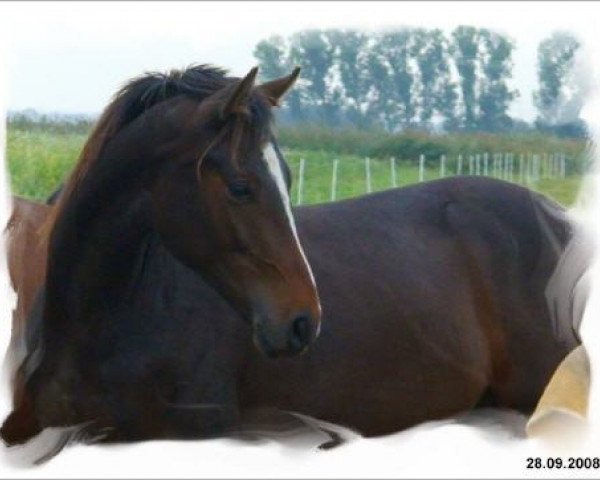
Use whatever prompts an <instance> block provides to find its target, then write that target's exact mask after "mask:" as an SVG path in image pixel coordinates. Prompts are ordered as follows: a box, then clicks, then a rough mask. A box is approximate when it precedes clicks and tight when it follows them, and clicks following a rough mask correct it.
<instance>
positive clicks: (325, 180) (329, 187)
mask: <svg viewBox="0 0 600 480" xmlns="http://www.w3.org/2000/svg"><path fill="white" fill-rule="evenodd" d="M567 164H568V159H567V156H566V155H565V154H564V153H562V152H554V153H539V154H538V153H521V154H514V153H474V154H469V155H457V156H455V157H451V158H450V157H447V156H446V155H441V156H439V157H438V158H427V157H426V156H425V155H420V156H419V158H418V159H416V161H415V159H412V160H411V159H397V158H395V157H391V158H389V159H387V160H380V159H378V160H374V159H371V158H369V157H366V158H364V159H352V160H343V161H341V162H340V160H339V159H337V158H332V159H330V160H327V161H314V162H313V161H307V160H306V159H305V158H300V159H299V161H298V162H297V165H296V166H292V168H294V167H295V168H294V169H296V168H297V170H296V172H297V179H296V187H295V190H296V191H295V192H293V196H294V198H293V200H294V203H295V204H296V205H302V204H303V203H307V201H306V199H307V197H310V199H311V201H310V202H309V203H314V202H315V201H317V202H324V201H335V200H337V199H341V198H348V197H352V196H357V195H361V194H364V193H371V192H373V191H378V190H384V189H386V188H395V187H398V186H401V185H408V184H411V183H417V182H424V181H427V180H433V179H436V178H444V177H449V176H456V175H482V176H489V177H494V178H498V179H502V180H506V181H509V182H518V183H522V184H526V185H532V184H535V183H537V182H539V181H540V180H542V179H547V178H565V177H566V176H567V173H568V172H567V170H568V166H567Z"/></svg>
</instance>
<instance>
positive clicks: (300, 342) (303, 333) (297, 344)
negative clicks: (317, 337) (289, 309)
mask: <svg viewBox="0 0 600 480" xmlns="http://www.w3.org/2000/svg"><path fill="white" fill-rule="evenodd" d="M311 337H312V326H311V323H310V318H309V317H308V315H299V316H297V317H296V318H295V319H294V321H293V322H292V328H291V329H290V335H289V339H288V341H289V344H290V347H292V349H293V350H297V351H299V350H302V349H303V348H304V347H306V346H307V345H308V344H309V343H310V340H311Z"/></svg>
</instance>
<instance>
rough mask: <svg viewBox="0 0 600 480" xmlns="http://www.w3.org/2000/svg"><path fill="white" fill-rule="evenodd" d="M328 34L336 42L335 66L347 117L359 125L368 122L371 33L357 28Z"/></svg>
mask: <svg viewBox="0 0 600 480" xmlns="http://www.w3.org/2000/svg"><path fill="white" fill-rule="evenodd" d="M325 36H326V38H327V39H328V41H329V43H330V44H331V45H332V46H334V68H335V71H336V73H337V74H338V75H339V78H337V79H335V80H337V81H338V83H339V87H334V88H336V89H337V90H338V91H339V92H340V94H339V95H340V102H341V103H342V104H343V105H342V109H343V115H344V118H343V120H344V121H346V122H349V123H351V124H353V125H356V126H361V125H364V124H365V121H364V118H365V115H364V110H365V109H366V103H367V94H368V92H369V88H370V78H369V77H370V75H369V72H368V70H367V66H366V60H365V52H366V45H367V42H368V36H367V34H365V33H362V32H358V31H355V30H328V31H326V32H325Z"/></svg>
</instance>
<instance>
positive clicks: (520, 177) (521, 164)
mask: <svg viewBox="0 0 600 480" xmlns="http://www.w3.org/2000/svg"><path fill="white" fill-rule="evenodd" d="M524 157H525V155H524V154H522V153H521V154H520V155H519V182H521V183H523V163H524V162H523V159H524Z"/></svg>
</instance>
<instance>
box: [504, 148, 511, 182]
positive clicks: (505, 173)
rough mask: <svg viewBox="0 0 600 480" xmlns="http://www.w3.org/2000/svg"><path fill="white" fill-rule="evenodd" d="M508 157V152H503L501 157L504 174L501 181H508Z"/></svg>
mask: <svg viewBox="0 0 600 480" xmlns="http://www.w3.org/2000/svg"><path fill="white" fill-rule="evenodd" d="M509 155H510V154H509V153H508V152H504V155H503V157H504V172H503V175H502V179H503V180H508V161H509V160H508V158H509Z"/></svg>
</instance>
